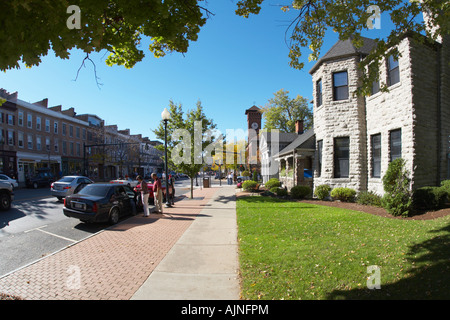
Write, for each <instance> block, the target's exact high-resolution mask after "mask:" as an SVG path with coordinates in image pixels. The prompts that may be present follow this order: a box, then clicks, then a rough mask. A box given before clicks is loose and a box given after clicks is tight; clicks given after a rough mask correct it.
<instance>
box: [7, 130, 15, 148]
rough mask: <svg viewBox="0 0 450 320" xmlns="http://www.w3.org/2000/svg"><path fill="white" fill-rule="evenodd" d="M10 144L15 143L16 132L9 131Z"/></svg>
mask: <svg viewBox="0 0 450 320" xmlns="http://www.w3.org/2000/svg"><path fill="white" fill-rule="evenodd" d="M8 145H10V146H13V145H14V132H13V131H8Z"/></svg>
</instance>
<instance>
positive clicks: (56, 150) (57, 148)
mask: <svg viewBox="0 0 450 320" xmlns="http://www.w3.org/2000/svg"><path fill="white" fill-rule="evenodd" d="M58 152H59V145H58V139H55V153H58Z"/></svg>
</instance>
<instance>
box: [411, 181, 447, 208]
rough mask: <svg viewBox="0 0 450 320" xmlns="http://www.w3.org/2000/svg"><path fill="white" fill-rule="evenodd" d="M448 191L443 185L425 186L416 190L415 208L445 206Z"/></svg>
mask: <svg viewBox="0 0 450 320" xmlns="http://www.w3.org/2000/svg"><path fill="white" fill-rule="evenodd" d="M447 195H448V194H447V191H446V189H445V188H443V187H423V188H419V189H417V190H415V191H414V193H413V206H414V209H418V210H421V209H425V210H439V209H442V208H444V207H445V203H446V202H447Z"/></svg>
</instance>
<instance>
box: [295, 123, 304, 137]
mask: <svg viewBox="0 0 450 320" xmlns="http://www.w3.org/2000/svg"><path fill="white" fill-rule="evenodd" d="M295 132H296V133H297V134H302V133H303V120H297V121H295Z"/></svg>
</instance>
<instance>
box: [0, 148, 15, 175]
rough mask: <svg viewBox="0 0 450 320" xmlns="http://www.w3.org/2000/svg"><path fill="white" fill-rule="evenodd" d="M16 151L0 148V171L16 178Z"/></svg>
mask: <svg viewBox="0 0 450 320" xmlns="http://www.w3.org/2000/svg"><path fill="white" fill-rule="evenodd" d="M16 163H17V162H16V152H15V151H5V150H0V173H4V174H6V175H7V176H9V177H11V178H13V179H17V165H16Z"/></svg>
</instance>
